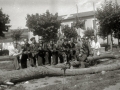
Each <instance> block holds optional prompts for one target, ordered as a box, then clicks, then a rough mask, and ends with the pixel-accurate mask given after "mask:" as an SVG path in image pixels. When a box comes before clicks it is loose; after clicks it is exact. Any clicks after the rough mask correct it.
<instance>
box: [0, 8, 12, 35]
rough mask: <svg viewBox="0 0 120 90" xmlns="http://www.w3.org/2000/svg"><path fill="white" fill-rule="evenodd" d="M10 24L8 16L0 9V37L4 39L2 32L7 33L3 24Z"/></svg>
mask: <svg viewBox="0 0 120 90" xmlns="http://www.w3.org/2000/svg"><path fill="white" fill-rule="evenodd" d="M9 22H10V19H9V16H8V15H7V14H4V13H3V11H2V9H0V36H2V37H4V36H5V34H4V33H3V32H6V31H8V28H7V27H6V25H5V24H8V23H9Z"/></svg>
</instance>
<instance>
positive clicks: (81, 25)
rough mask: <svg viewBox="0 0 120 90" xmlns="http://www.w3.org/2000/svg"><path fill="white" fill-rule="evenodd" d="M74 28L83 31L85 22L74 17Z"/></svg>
mask: <svg viewBox="0 0 120 90" xmlns="http://www.w3.org/2000/svg"><path fill="white" fill-rule="evenodd" d="M73 25H74V27H75V28H77V29H78V28H82V29H84V26H85V20H82V19H80V18H78V17H77V16H76V19H75V22H74V24H73Z"/></svg>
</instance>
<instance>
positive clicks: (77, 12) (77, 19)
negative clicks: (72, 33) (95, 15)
mask: <svg viewBox="0 0 120 90" xmlns="http://www.w3.org/2000/svg"><path fill="white" fill-rule="evenodd" d="M76 8H77V20H78V21H79V18H78V5H77V4H76ZM78 29H79V28H78ZM79 35H80V30H79Z"/></svg>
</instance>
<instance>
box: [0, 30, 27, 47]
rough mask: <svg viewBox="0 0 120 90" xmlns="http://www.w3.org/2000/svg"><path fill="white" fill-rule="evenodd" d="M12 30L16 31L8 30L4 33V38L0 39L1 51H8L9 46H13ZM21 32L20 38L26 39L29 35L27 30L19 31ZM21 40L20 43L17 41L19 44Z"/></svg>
mask: <svg viewBox="0 0 120 90" xmlns="http://www.w3.org/2000/svg"><path fill="white" fill-rule="evenodd" d="M12 30H17V29H10V30H9V31H8V32H4V34H5V37H0V44H2V47H0V48H2V49H8V47H9V45H11V44H13V42H14V41H13V39H12V38H11V35H12ZM21 30H22V31H23V34H22V38H23V39H24V38H28V36H29V34H28V32H29V30H28V29H21ZM23 39H21V41H19V42H20V43H21V42H22V41H23Z"/></svg>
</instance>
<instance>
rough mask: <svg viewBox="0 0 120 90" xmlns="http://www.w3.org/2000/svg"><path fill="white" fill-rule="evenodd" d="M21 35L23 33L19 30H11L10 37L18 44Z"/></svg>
mask: <svg viewBox="0 0 120 90" xmlns="http://www.w3.org/2000/svg"><path fill="white" fill-rule="evenodd" d="M22 34H23V31H22V30H21V29H18V30H13V31H12V34H11V37H12V39H13V41H15V42H16V43H18V41H20V40H21V39H22Z"/></svg>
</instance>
